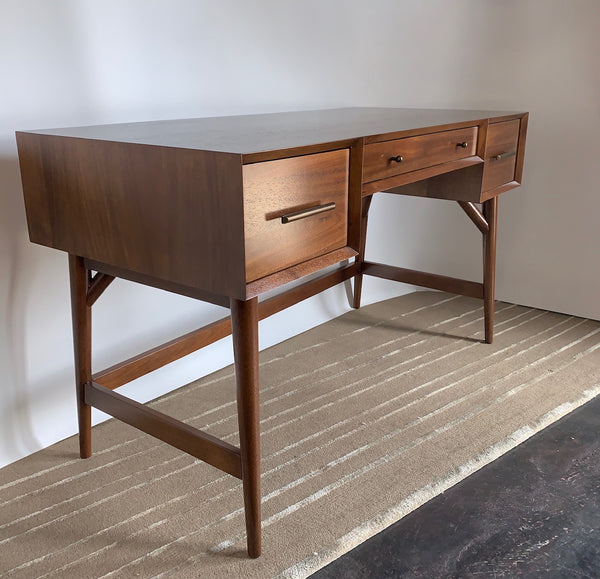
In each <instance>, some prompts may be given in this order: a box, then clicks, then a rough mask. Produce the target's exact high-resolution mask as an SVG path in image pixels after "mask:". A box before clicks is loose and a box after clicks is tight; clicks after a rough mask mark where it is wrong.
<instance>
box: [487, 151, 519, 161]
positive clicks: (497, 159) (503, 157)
mask: <svg viewBox="0 0 600 579" xmlns="http://www.w3.org/2000/svg"><path fill="white" fill-rule="evenodd" d="M516 154H517V152H516V151H511V152H510V153H498V154H497V155H494V156H493V157H491V159H492V160H493V161H500V159H506V157H512V156H513V155H516Z"/></svg>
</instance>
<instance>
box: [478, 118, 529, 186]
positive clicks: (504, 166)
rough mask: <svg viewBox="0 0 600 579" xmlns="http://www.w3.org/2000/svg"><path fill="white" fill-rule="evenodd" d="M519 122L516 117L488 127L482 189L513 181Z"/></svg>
mask: <svg viewBox="0 0 600 579" xmlns="http://www.w3.org/2000/svg"><path fill="white" fill-rule="evenodd" d="M520 124H521V122H520V121H519V119H516V120H514V121H505V122H502V123H494V124H492V125H490V126H489V127H488V135H487V146H486V150H485V167H484V170H483V187H482V190H483V191H489V190H490V189H495V188H496V187H500V186H501V185H505V184H506V183H510V182H511V181H514V179H515V167H516V164H517V145H518V143H519V128H520Z"/></svg>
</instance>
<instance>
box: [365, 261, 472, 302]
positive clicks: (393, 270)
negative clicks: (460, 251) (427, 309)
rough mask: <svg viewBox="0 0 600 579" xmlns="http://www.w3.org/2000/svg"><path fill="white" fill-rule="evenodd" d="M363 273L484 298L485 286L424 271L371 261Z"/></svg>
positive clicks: (367, 263)
mask: <svg viewBox="0 0 600 579" xmlns="http://www.w3.org/2000/svg"><path fill="white" fill-rule="evenodd" d="M362 272H363V273H364V274H366V275H372V276H375V277H381V278H383V279H389V280H392V281H400V282H403V283H409V284H412V285H418V286H422V287H428V288H431V289H437V290H440V291H445V292H449V293H452V294H458V295H462V296H468V297H471V298H480V299H481V298H483V284H480V283H477V282H474V281H468V280H464V279H458V278H454V277H448V276H445V275H438V274H435V273H427V272H424V271H416V270H414V269H406V268H403V267H396V266H393V265H385V264H383V263H374V262H371V261H365V262H364V263H363V267H362Z"/></svg>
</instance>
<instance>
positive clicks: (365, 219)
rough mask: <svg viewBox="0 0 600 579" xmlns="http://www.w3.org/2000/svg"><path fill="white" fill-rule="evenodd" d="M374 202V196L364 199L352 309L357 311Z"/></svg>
mask: <svg viewBox="0 0 600 579" xmlns="http://www.w3.org/2000/svg"><path fill="white" fill-rule="evenodd" d="M372 201H373V196H372V195H371V196H369V197H363V201H362V210H361V225H360V226H361V236H360V248H359V250H358V255H357V256H356V263H357V264H358V267H359V270H358V273H357V274H356V276H355V278H354V292H353V293H354V295H353V296H352V307H353V308H355V309H358V308H360V298H361V295H362V282H363V274H362V264H363V262H364V260H365V251H366V249H367V226H368V223H369V209H370V208H371V202H372Z"/></svg>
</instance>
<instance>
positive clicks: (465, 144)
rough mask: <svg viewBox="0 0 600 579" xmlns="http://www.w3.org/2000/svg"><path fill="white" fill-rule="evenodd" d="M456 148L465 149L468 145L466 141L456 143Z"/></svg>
mask: <svg viewBox="0 0 600 579" xmlns="http://www.w3.org/2000/svg"><path fill="white" fill-rule="evenodd" d="M456 146H457V147H460V148H461V149H466V148H467V147H468V146H469V143H468V142H467V141H463V142H462V143H456Z"/></svg>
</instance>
